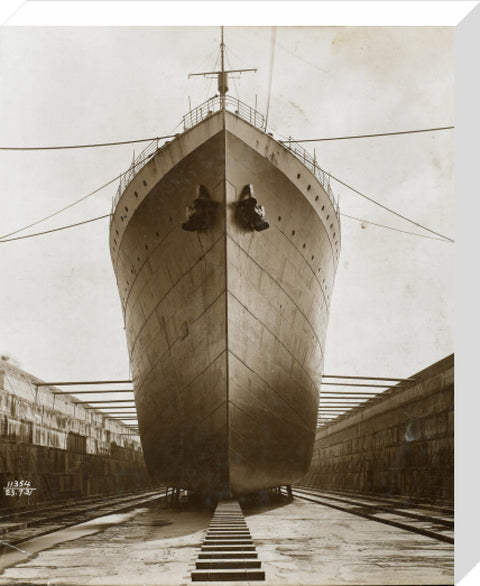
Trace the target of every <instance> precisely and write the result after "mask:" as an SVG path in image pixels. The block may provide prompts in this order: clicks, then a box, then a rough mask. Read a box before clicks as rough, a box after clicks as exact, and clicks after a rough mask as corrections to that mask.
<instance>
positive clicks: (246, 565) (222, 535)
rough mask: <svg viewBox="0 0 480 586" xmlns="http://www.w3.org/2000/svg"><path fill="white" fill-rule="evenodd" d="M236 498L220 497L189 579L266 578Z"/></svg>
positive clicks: (207, 580) (234, 579)
mask: <svg viewBox="0 0 480 586" xmlns="http://www.w3.org/2000/svg"><path fill="white" fill-rule="evenodd" d="M261 565H262V564H261V562H260V560H258V559H257V552H256V550H255V545H254V544H253V541H252V536H251V535H250V531H249V530H248V527H247V524H246V522H245V517H244V516H243V512H242V509H241V507H240V505H239V503H238V501H220V502H219V503H218V505H217V508H216V509H215V513H214V515H213V517H212V520H211V521H210V525H209V528H208V531H207V534H206V536H205V539H204V541H203V543H202V547H201V550H200V553H199V554H198V559H197V561H196V564H195V567H196V570H193V571H192V581H194V582H199V581H202V582H213V581H223V582H228V581H240V580H265V572H264V571H263V570H262V569H261Z"/></svg>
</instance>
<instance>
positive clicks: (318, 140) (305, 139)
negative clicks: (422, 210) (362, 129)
mask: <svg viewBox="0 0 480 586" xmlns="http://www.w3.org/2000/svg"><path fill="white" fill-rule="evenodd" d="M454 128H455V126H439V127H438V128H422V129H420V130H399V131H397V132H379V133H376V134H357V135H352V136H333V137H330V138H302V139H300V140H293V139H292V140H284V141H280V142H282V143H283V142H325V141H328V140H350V139H354V138H374V137H377V136H397V135H399V134H417V133H419V132H436V131H438V130H452V129H454Z"/></svg>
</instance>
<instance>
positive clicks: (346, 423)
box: [302, 355, 454, 506]
mask: <svg viewBox="0 0 480 586" xmlns="http://www.w3.org/2000/svg"><path fill="white" fill-rule="evenodd" d="M412 378H414V379H415V382H413V383H402V384H399V385H396V386H395V387H392V388H390V389H389V390H387V391H385V392H383V393H382V395H381V396H379V397H377V398H375V399H370V400H369V401H367V402H366V403H364V404H363V405H362V406H359V407H357V408H355V409H354V410H351V411H350V412H349V413H348V414H345V415H343V416H342V417H340V418H338V419H337V420H335V421H334V422H331V423H329V424H326V425H324V426H323V427H321V428H320V429H319V430H318V432H317V437H316V441H315V449H314V454H313V458H312V464H311V466H310V470H309V472H308V474H307V476H306V477H305V478H304V480H303V482H302V484H308V485H311V486H315V487H318V488H321V489H324V490H338V491H346V492H361V493H365V494H372V495H381V496H403V497H406V498H407V499H410V500H413V501H429V502H435V503H442V504H445V505H446V506H453V486H454V466H453V464H454V462H453V454H454V357H453V355H451V356H448V357H447V358H445V359H443V360H441V361H439V362H437V363H435V364H433V365H432V366H430V367H428V368H426V369H425V370H423V371H421V372H419V373H417V374H415V375H413V377H412Z"/></svg>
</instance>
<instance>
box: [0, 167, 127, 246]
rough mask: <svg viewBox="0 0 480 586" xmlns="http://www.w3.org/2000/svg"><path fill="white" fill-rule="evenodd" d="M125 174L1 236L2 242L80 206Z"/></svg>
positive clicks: (0, 240)
mask: <svg viewBox="0 0 480 586" xmlns="http://www.w3.org/2000/svg"><path fill="white" fill-rule="evenodd" d="M124 174H125V172H124V173H121V174H120V175H117V176H116V177H114V178H113V179H111V180H110V181H107V183H104V184H103V185H101V186H100V187H98V188H97V189H95V190H94V191H91V192H90V193H87V195H84V196H83V197H81V198H80V199H77V200H75V201H74V202H72V203H70V204H68V205H67V206H65V207H63V208H61V209H60V210H57V211H56V212H53V213H51V214H49V215H48V216H45V217H44V218H41V219H40V220H36V221H35V222H32V223H31V224H28V226H24V227H23V228H18V230H14V231H13V232H9V233H8V234H4V235H3V236H0V242H3V241H5V240H4V239H5V238H9V237H10V236H13V235H14V234H18V233H19V232H23V231H24V230H27V229H28V228H32V227H33V226H36V225H37V224H40V223H41V222H45V221H46V220H49V219H50V218H53V217H54V216H57V215H58V214H60V213H62V212H64V211H65V210H68V209H70V208H71V207H73V206H75V205H77V204H79V203H80V202H82V201H85V200H86V199H87V198H89V197H92V195H95V194H96V193H98V192H99V191H101V190H102V189H105V187H108V186H109V185H111V184H112V183H114V182H115V181H118V180H119V179H120V178H121V177H122V176H123V175H124Z"/></svg>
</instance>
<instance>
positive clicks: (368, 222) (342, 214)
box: [340, 212, 453, 244]
mask: <svg viewBox="0 0 480 586" xmlns="http://www.w3.org/2000/svg"><path fill="white" fill-rule="evenodd" d="M340 215H341V216H343V217H345V218H350V219H351V220H357V222H361V223H362V224H372V225H373V226H378V227H379V228H386V229H387V230H395V232H402V233H403V234H410V235H411V236H418V237H419V238H428V239H430V240H438V241H440V242H448V243H449V244H452V243H453V241H450V240H447V239H445V238H436V237H435V236H427V235H426V234H418V233H417V232H408V231H407V230H400V228H394V227H393V226H386V225H385V224H377V223H376V222H370V221H369V220H363V219H362V218H356V217H355V216H349V215H348V214H344V213H343V212H340Z"/></svg>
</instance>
